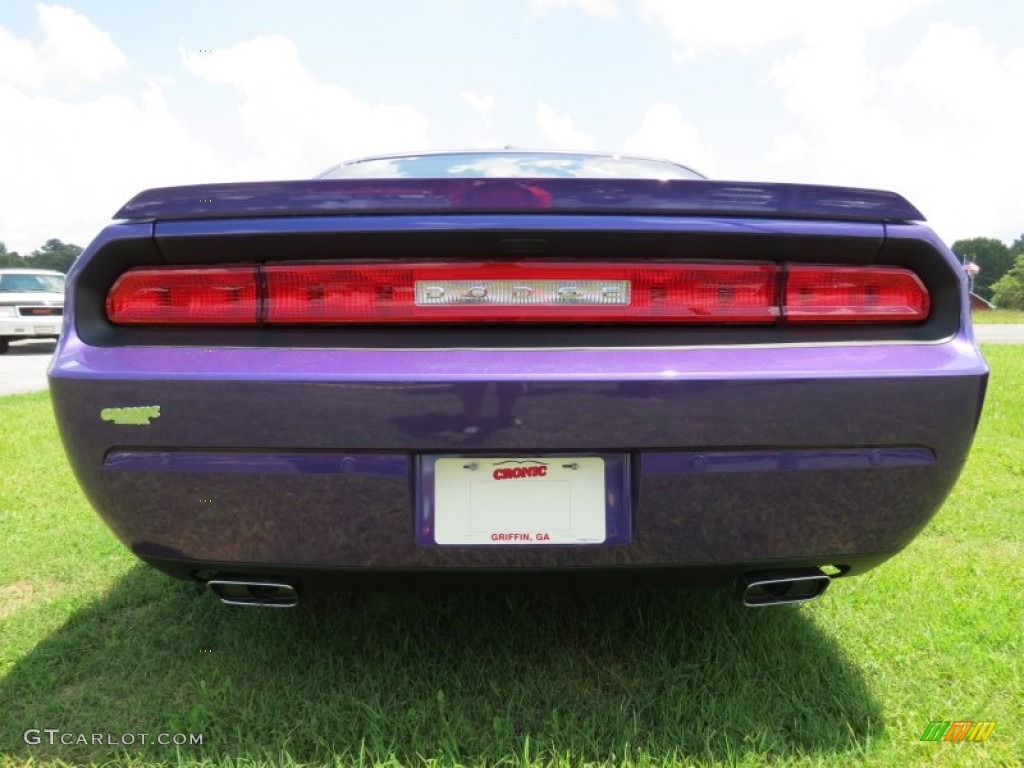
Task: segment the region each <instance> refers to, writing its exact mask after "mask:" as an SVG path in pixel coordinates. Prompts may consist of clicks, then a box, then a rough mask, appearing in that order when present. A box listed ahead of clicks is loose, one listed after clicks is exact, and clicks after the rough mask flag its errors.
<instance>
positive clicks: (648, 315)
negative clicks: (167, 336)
mask: <svg viewBox="0 0 1024 768" xmlns="http://www.w3.org/2000/svg"><path fill="white" fill-rule="evenodd" d="M781 275H784V277H785V289H784V290H783V291H781V293H780V291H779V289H778V288H777V287H776V286H777V285H778V284H779V282H780V276H781ZM928 311H929V295H928V291H927V289H926V288H925V287H924V285H923V284H922V283H921V281H920V279H919V278H918V277H917V276H916V275H915V274H914V273H913V272H910V271H909V270H906V269H901V268H898V267H834V266H820V265H816V266H808V265H788V266H776V265H773V264H683V263H674V264H666V263H657V262H655V263H629V264H607V263H598V262H501V263H497V262H463V263H445V264H396V263H394V262H392V263H372V264H371V263H365V264H301V263H290V264H273V265H267V266H257V265H248V266H235V267H211V268H205V267H142V268H138V269H131V270H129V271H127V272H125V273H124V274H123V275H121V277H120V278H118V280H117V282H115V283H114V286H113V287H112V288H111V289H110V293H109V295H108V296H107V316H108V317H109V318H110V320H111V322H114V323H118V324H126V325H139V324H149V325H229V324H233V325H261V324H277V325H295V324H301V325H316V324H380V323H487V322H501V323H515V322H543V323H549V322H555V323H602V322H606V323H622V322H647V323H703V324H712V323H718V324H720V323H747V324H770V323H774V322H776V321H777V320H778V319H779V318H780V317H781V318H782V319H783V320H785V321H786V322H790V323H804V324H806V323H878V322H890V323H904V322H915V321H919V320H923V319H925V318H926V317H927V316H928Z"/></svg>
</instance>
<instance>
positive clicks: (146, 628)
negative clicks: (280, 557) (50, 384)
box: [0, 346, 1024, 768]
mask: <svg viewBox="0 0 1024 768" xmlns="http://www.w3.org/2000/svg"><path fill="white" fill-rule="evenodd" d="M985 353H986V355H987V356H988V359H989V361H990V363H991V365H992V368H993V375H992V381H991V385H990V389H989V399H988V403H987V405H986V408H985V415H984V417H983V419H982V423H981V429H980V432H979V435H978V439H977V442H976V443H975V448H974V451H973V453H972V456H971V459H970V462H969V463H968V466H967V468H966V470H965V472H964V475H963V477H962V478H961V480H960V483H959V485H958V486H957V488H956V489H955V491H954V492H953V494H952V496H951V497H950V499H949V500H948V501H947V503H946V505H945V506H944V507H943V509H942V510H941V511H940V512H939V514H938V515H937V516H936V517H935V519H934V520H933V521H932V523H931V524H930V525H929V526H928V528H927V529H926V530H925V531H924V533H923V534H922V535H921V536H919V537H918V538H917V539H916V540H915V541H914V543H913V544H912V545H911V546H910V547H909V548H908V549H907V550H906V551H905V552H904V553H903V554H901V555H900V556H898V557H897V558H895V559H893V560H891V561H889V562H888V563H886V564H884V565H882V566H881V567H879V568H878V569H876V570H874V571H872V572H870V573H868V574H866V575H864V576H861V577H857V578H854V579H850V580H841V581H838V582H837V583H836V584H834V585H833V586H832V588H831V589H830V590H829V592H828V593H827V594H826V595H825V597H823V598H822V599H821V600H819V601H817V602H815V603H811V604H808V605H805V606H800V607H795V606H785V607H779V608H774V609H761V610H750V609H746V608H743V607H741V606H739V605H737V604H736V603H735V602H734V601H733V599H732V595H731V594H728V593H727V592H725V591H715V590H710V591H702V590H693V591H689V590H681V591H643V592H624V593H616V592H600V593H596V594H582V595H581V594H564V593H553V594H541V593H522V594H510V595H480V594H434V595H423V594H374V593H369V594H359V595H355V594H339V595H333V596H315V597H314V598H313V599H312V600H311V601H307V602H304V603H303V604H302V605H301V606H300V607H299V608H298V609H296V610H294V611H277V610H250V609H229V608H226V607H224V606H222V605H220V604H219V603H217V602H216V601H215V600H214V599H213V598H212V596H210V595H207V594H205V593H203V592H201V591H200V590H198V589H197V588H196V587H194V586H192V585H189V584H184V583H181V582H176V581H173V580H171V579H168V578H166V577H164V576H162V575H161V574H159V573H156V572H154V571H153V570H151V569H149V568H147V567H143V566H141V565H138V564H137V563H136V561H135V560H134V558H133V557H132V556H131V555H130V554H128V553H127V552H126V551H125V550H124V548H123V547H122V546H121V544H120V543H118V542H117V541H116V540H115V539H114V538H113V536H112V535H111V534H110V533H108V531H107V529H106V528H105V527H104V526H103V524H102V523H101V521H100V520H99V519H98V518H97V517H96V515H95V514H94V513H93V511H92V510H91V509H90V507H89V505H88V503H87V502H86V500H85V499H84V498H83V497H82V495H81V493H80V492H79V490H78V487H77V485H76V483H75V481H74V479H73V478H72V476H71V474H70V471H69V470H68V468H67V467H66V464H65V461H64V456H63V453H62V451H61V448H60V444H59V441H58V438H57V434H56V430H55V427H54V424H53V419H52V416H51V413H50V408H49V402H48V399H47V395H46V394H45V393H36V394H31V395H14V396H10V397H6V398H0V434H2V435H4V439H3V440H2V445H0V542H2V544H3V550H2V553H3V554H2V557H0V713H2V716H0V723H2V724H0V764H3V765H49V764H63V763H64V762H66V763H68V764H81V763H89V762H97V763H103V762H108V763H109V764H111V765H115V764H116V765H126V764H127V765H143V764H152V763H161V762H165V763H168V764H178V763H182V764H205V765H211V766H212V765H217V766H221V765H253V764H277V765H297V764H317V765H320V764H338V765H394V766H398V765H427V766H434V765H505V766H510V767H511V766H532V765H558V766H566V768H568V767H569V766H577V765H590V764H600V765H608V766H611V765H639V766H646V765H673V766H676V765H677V766H689V765H738V766H761V765H765V764H770V765H773V766H808V765H815V766H848V765H852V766H857V765H868V766H900V767H902V766H916V765H929V766H931V765H948V766H989V765H1003V766H1016V765H1022V764H1024V763H1022V759H1024V758H1022V756H1024V682H1022V679H1024V669H1022V663H1024V644H1022V642H1021V638H1020V635H1021V629H1022V627H1024V599H1022V595H1024V577H1022V575H1021V574H1022V571H1021V563H1022V561H1024V545H1022V541H1024V517H1022V510H1024V400H1022V398H1021V393H1024V347H1011V346H987V347H986V348H985ZM956 719H962V720H996V721H998V724H997V726H996V728H995V730H994V732H993V733H992V735H991V737H990V739H989V740H988V741H987V742H986V743H982V744H971V743H959V744H956V743H922V742H920V740H919V739H920V736H921V733H922V731H923V730H924V728H925V726H926V725H927V724H928V722H929V721H930V720H956ZM30 728H35V729H40V730H42V729H46V728H51V729H52V728H57V729H61V731H62V732H65V733H72V734H78V733H85V734H92V733H100V734H115V735H118V736H119V735H121V734H140V733H145V734H149V738H150V739H153V738H156V735H157V734H160V733H163V732H188V733H193V734H202V737H203V744H202V745H201V746H196V745H186V746H182V747H180V748H177V749H176V748H175V747H173V746H160V745H156V744H146V745H141V744H138V743H137V744H135V745H134V746H131V747H115V746H105V745H90V744H86V745H81V744H79V745H59V744H58V745H54V746H50V745H48V744H47V743H45V741H44V743H43V744H40V745H26V744H25V743H24V741H23V736H22V734H23V733H24V731H25V730H27V729H30ZM42 736H43V738H44V739H45V738H46V734H45V733H44V734H42Z"/></svg>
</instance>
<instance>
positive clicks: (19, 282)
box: [0, 275, 64, 293]
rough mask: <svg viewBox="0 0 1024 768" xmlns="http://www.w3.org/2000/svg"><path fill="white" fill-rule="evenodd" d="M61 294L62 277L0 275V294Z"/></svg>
mask: <svg viewBox="0 0 1024 768" xmlns="http://www.w3.org/2000/svg"><path fill="white" fill-rule="evenodd" d="M63 292H64V276H63V275H0V293H63Z"/></svg>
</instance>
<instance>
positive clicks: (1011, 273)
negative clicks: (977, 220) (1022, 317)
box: [953, 235, 1024, 309]
mask: <svg viewBox="0 0 1024 768" xmlns="http://www.w3.org/2000/svg"><path fill="white" fill-rule="evenodd" d="M953 253H955V254H956V255H957V258H958V259H960V261H962V262H969V261H972V262H974V263H975V264H977V265H978V268H979V272H978V274H977V275H975V277H974V292H975V293H976V294H978V295H979V296H981V297H982V298H983V299H985V300H986V301H991V302H992V303H993V304H995V305H996V306H997V307H999V308H1001V309H1024V235H1021V236H1020V237H1018V238H1017V239H1016V240H1014V241H1013V242H1012V243H1011V244H1010V245H1007V244H1006V243H1004V242H1003V241H1002V240H996V239H995V238H994V237H972V238H970V239H969V240H957V241H956V242H955V243H953Z"/></svg>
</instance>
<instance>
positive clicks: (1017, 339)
mask: <svg viewBox="0 0 1024 768" xmlns="http://www.w3.org/2000/svg"><path fill="white" fill-rule="evenodd" d="M974 335H975V336H976V337H977V339H978V341H990V342H995V343H997V344H1024V325H976V326H974Z"/></svg>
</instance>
